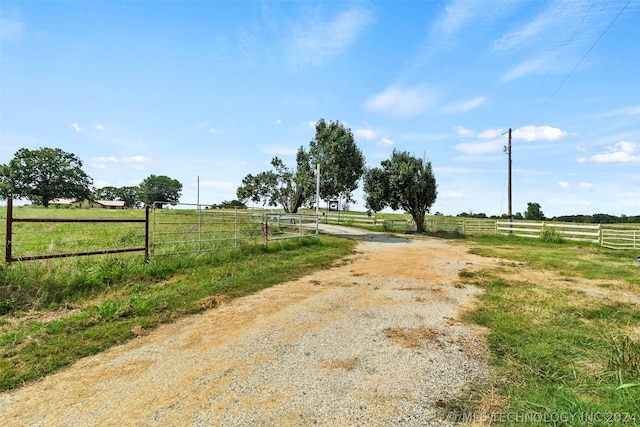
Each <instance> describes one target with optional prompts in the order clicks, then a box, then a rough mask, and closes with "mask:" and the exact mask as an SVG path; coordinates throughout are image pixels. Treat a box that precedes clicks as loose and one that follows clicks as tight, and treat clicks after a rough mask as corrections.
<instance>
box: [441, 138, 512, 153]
mask: <svg viewBox="0 0 640 427" xmlns="http://www.w3.org/2000/svg"><path fill="white" fill-rule="evenodd" d="M503 146H504V141H502V140H499V139H493V140H489V141H483V142H478V141H474V142H463V143H461V144H458V145H456V146H454V147H453V148H455V149H456V150H458V151H462V152H463V153H466V154H486V153H491V152H497V151H500V150H501V149H502V147H503Z"/></svg>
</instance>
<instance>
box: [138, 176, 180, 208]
mask: <svg viewBox="0 0 640 427" xmlns="http://www.w3.org/2000/svg"><path fill="white" fill-rule="evenodd" d="M181 192H182V184H181V183H180V182H179V181H178V180H175V179H171V178H169V177H168V176H165V175H158V176H156V175H150V176H149V177H148V178H146V179H145V180H144V181H142V182H141V183H140V185H139V186H138V192H137V196H138V198H139V200H141V201H142V202H143V203H144V204H145V205H147V206H151V205H153V204H154V203H155V206H157V207H159V208H161V209H162V207H163V205H164V204H166V203H170V204H175V203H178V201H179V199H180V196H181Z"/></svg>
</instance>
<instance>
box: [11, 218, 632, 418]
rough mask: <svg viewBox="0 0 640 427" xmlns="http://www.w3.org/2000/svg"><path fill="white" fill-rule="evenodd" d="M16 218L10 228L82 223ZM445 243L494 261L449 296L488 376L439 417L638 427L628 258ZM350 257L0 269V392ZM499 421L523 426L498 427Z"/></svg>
mask: <svg viewBox="0 0 640 427" xmlns="http://www.w3.org/2000/svg"><path fill="white" fill-rule="evenodd" d="M20 209H25V210H21V211H19V212H17V213H16V216H18V215H21V216H32V215H45V214H46V215H48V216H50V215H61V216H65V217H68V216H69V215H87V211H86V210H73V209H72V210H67V209H61V210H59V211H57V210H49V211H46V212H42V211H43V210H42V209H40V210H38V209H35V211H29V210H27V209H28V208H20ZM34 212H35V213H34ZM2 214H3V212H0V218H3V215H2ZM120 214H122V215H143V213H142V212H141V211H134V210H131V211H126V212H123V213H120ZM91 215H105V216H107V217H108V216H112V215H114V213H113V212H110V211H103V210H93V211H91ZM395 218H397V217H395ZM390 219H394V217H390ZM401 219H406V218H405V217H401ZM0 232H4V230H2V231H0ZM40 234H42V233H37V234H36V236H37V237H38V238H42V239H45V235H43V236H40ZM444 235H446V236H449V237H450V235H449V234H447V233H445V234H444ZM456 237H458V238H461V239H462V242H463V243H464V244H468V245H469V246H470V248H471V249H470V250H471V252H473V253H475V254H477V255H481V256H485V257H489V258H492V259H495V260H498V261H497V262H496V266H495V267H493V268H489V269H485V270H483V271H479V272H475V271H473V272H472V271H463V272H461V274H460V285H461V286H465V285H473V286H479V287H481V288H483V289H484V293H483V294H482V295H481V296H480V297H479V299H478V302H477V304H476V306H475V308H474V309H473V310H470V311H468V312H467V313H466V314H465V315H464V320H465V321H467V322H472V323H475V324H478V325H481V326H483V327H485V328H486V329H487V340H488V344H489V351H490V358H491V364H492V366H493V367H494V372H495V375H494V377H493V378H492V380H491V381H490V382H489V383H476V384H474V386H473V387H472V388H471V389H470V390H467V391H465V392H464V394H463V395H462V397H460V398H459V399H457V400H455V401H451V402H448V403H447V405H446V407H445V408H444V409H445V410H449V411H452V412H454V413H456V414H462V413H464V412H466V413H474V414H476V415H477V416H478V417H479V419H480V420H481V421H487V420H489V421H491V420H492V419H491V417H492V416H497V417H498V418H497V419H495V418H494V419H493V421H494V422H496V423H501V424H503V423H504V424H517V425H541V423H540V422H539V421H540V420H539V418H536V417H543V416H547V417H551V418H553V417H554V416H556V417H560V416H562V417H564V418H562V420H561V419H560V418H558V419H557V420H556V421H553V419H551V418H550V419H551V421H553V422H551V423H550V424H552V425H594V426H595V425H602V426H605V425H606V426H611V425H640V268H639V267H638V266H637V264H636V261H635V257H636V256H637V255H639V254H638V253H636V251H614V250H609V249H604V248H601V247H598V246H596V245H592V244H577V243H575V242H565V243H560V244H554V243H545V242H542V241H540V240H539V239H528V238H518V237H513V236H512V237H509V236H485V237H466V238H465V237H463V236H460V235H456ZM103 238H105V239H107V237H103ZM353 244H354V243H353V242H351V241H345V240H339V239H333V238H328V237H321V238H320V239H317V240H316V239H303V240H302V241H300V242H298V241H287V242H279V243H277V244H273V245H271V246H270V247H269V248H265V247H264V246H260V247H256V248H247V249H242V250H231V251H219V252H212V253H205V254H199V255H180V256H171V257H159V258H157V259H152V260H151V262H149V263H145V262H144V259H143V257H142V255H141V254H136V253H134V254H122V255H112V256H92V257H83V258H69V259H55V260H45V261H30V262H25V263H15V264H13V265H11V266H10V267H8V266H6V265H3V266H0V390H9V389H12V388H15V387H19V386H20V385H22V384H24V383H25V382H28V381H31V380H34V379H37V378H40V377H42V376H43V375H46V374H48V373H50V372H54V371H55V370H57V369H59V368H61V367H63V366H66V365H69V364H71V363H73V362H74V361H75V360H77V359H78V358H80V357H84V356H86V355H90V354H94V353H96V352H99V351H102V350H104V349H106V348H108V347H109V346H112V345H115V344H118V343H121V342H124V341H126V340H128V339H131V338H133V337H135V336H138V335H143V334H146V333H148V332H149V331H150V330H152V329H153V328H155V327H157V326H158V325H160V324H162V323H166V322H171V321H173V320H175V319H177V318H180V317H181V316H185V315H189V314H193V313H197V312H200V311H202V310H205V309H207V308H210V307H213V306H215V305H216V304H218V302H220V301H223V300H225V299H230V298H235V297H238V296H241V295H246V294H248V293H251V292H255V291H257V290H259V289H262V288H264V287H268V286H272V285H274V284H277V283H280V282H282V281H285V280H288V279H291V278H294V277H299V276H301V275H304V274H307V273H309V272H311V271H313V270H315V269H321V268H326V267H327V266H329V265H331V264H332V263H333V262H335V260H337V259H339V258H341V257H342V256H344V255H345V254H348V253H350V252H351V251H352V250H353ZM509 415H513V416H516V415H520V416H522V417H524V416H525V415H526V416H529V417H530V419H528V420H524V419H517V420H516V421H517V422H510V421H508V416H509ZM505 416H506V417H507V418H504V417H505ZM500 417H503V418H500ZM572 417H573V418H572ZM576 417H579V418H576ZM625 417H627V418H625ZM632 417H633V418H632ZM505 420H506V421H505ZM563 420H564V421H563ZM578 421H579V422H578Z"/></svg>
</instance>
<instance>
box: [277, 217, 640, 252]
mask: <svg viewBox="0 0 640 427" xmlns="http://www.w3.org/2000/svg"><path fill="white" fill-rule="evenodd" d="M280 215H281V216H280V217H278V218H277V219H276V217H274V221H280V222H279V223H277V225H278V227H280V226H281V225H282V224H281V222H282V221H285V222H286V218H287V216H286V215H284V214H280ZM294 216H295V217H296V218H298V217H300V219H297V220H296V221H295V223H292V224H290V225H286V224H285V228H284V232H283V234H282V235H283V236H286V237H296V236H300V235H301V232H300V230H301V229H302V228H309V227H308V226H305V225H304V224H305V223H306V222H309V223H310V225H311V228H314V226H315V224H313V222H314V221H315V218H316V217H315V215H307V216H304V215H302V216H299V215H294ZM318 221H320V222H322V223H332V224H341V225H353V226H369V227H380V228H381V229H382V230H386V231H395V232H415V230H416V225H415V223H414V222H413V221H412V220H404V219H403V220H389V219H377V218H376V217H375V215H367V214H364V213H363V214H360V215H359V214H357V213H352V212H349V213H342V212H325V213H323V214H322V215H320V217H319V218H318ZM269 223H271V221H269ZM424 226H425V230H427V231H429V232H438V231H440V232H443V231H444V232H447V233H461V234H468V235H480V234H513V235H516V236H522V237H530V238H540V233H541V232H542V231H543V230H544V229H553V230H555V231H556V232H558V233H560V234H561V235H562V236H563V237H564V238H565V239H567V240H573V241H583V242H591V243H597V244H600V245H602V246H604V247H607V248H611V249H640V229H635V230H634V229H627V230H623V229H612V228H605V227H606V226H605V227H603V226H602V225H601V224H576V223H566V222H551V221H514V222H510V221H505V220H495V219H489V218H486V219H485V218H463V217H447V216H442V217H430V218H427V219H426V220H425V224H424ZM287 228H289V230H287ZM277 238H278V237H277V236H270V237H269V238H268V239H269V240H273V239H277Z"/></svg>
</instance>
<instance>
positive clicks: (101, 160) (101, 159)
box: [93, 156, 118, 163]
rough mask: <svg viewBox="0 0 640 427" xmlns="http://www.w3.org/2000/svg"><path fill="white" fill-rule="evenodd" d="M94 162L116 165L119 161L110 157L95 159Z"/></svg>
mask: <svg viewBox="0 0 640 427" xmlns="http://www.w3.org/2000/svg"><path fill="white" fill-rule="evenodd" d="M93 161H94V162H99V163H116V162H117V161H118V159H116V158H115V157H113V156H109V157H94V158H93Z"/></svg>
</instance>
